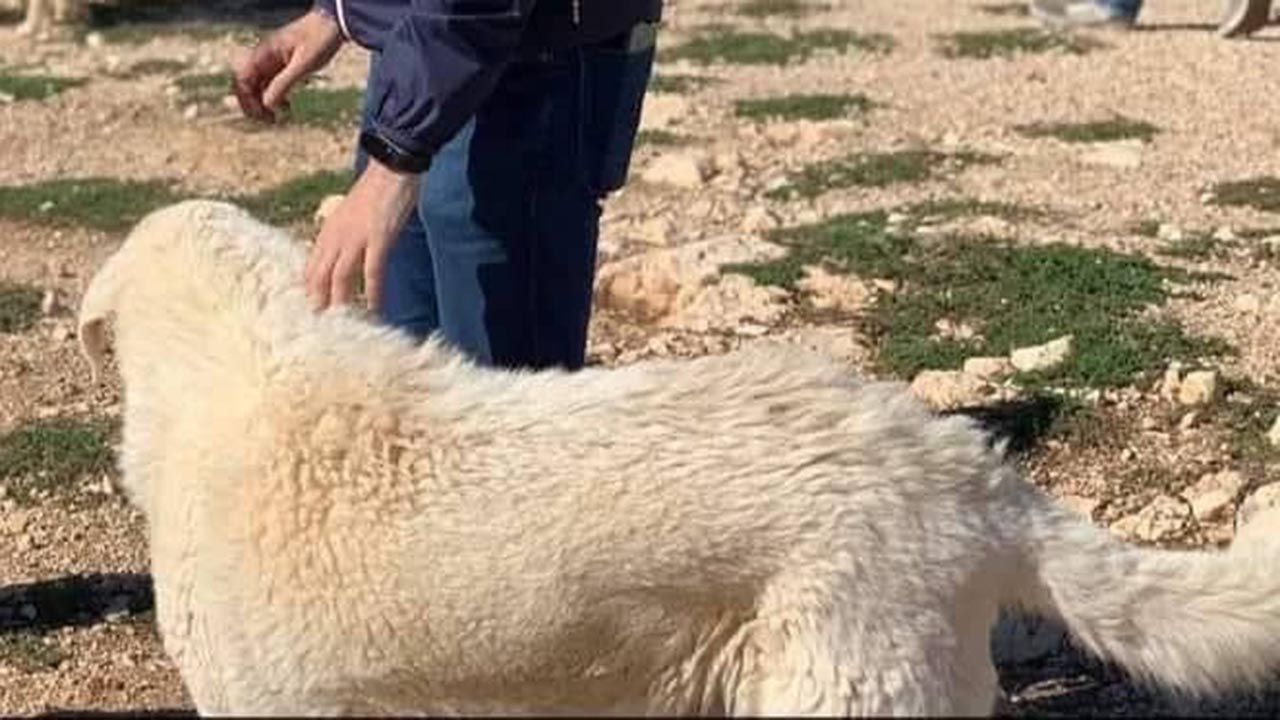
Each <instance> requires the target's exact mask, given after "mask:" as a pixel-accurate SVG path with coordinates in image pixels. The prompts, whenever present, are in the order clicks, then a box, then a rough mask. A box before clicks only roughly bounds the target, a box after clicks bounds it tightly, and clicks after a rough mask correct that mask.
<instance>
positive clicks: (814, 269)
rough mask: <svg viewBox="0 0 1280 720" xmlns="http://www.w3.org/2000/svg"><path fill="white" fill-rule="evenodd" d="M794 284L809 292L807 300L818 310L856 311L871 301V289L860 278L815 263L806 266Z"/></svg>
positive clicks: (859, 310)
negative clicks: (828, 269)
mask: <svg viewBox="0 0 1280 720" xmlns="http://www.w3.org/2000/svg"><path fill="white" fill-rule="evenodd" d="M796 285H797V287H799V288H800V289H801V290H804V291H805V292H807V293H809V301H810V302H811V303H812V304H813V306H814V307H815V308H817V309H819V310H838V311H840V312H846V313H857V312H861V311H862V310H864V309H866V307H867V304H868V303H869V302H870V301H871V290H870V289H869V288H868V287H867V286H866V284H865V283H863V282H862V280H860V279H858V278H857V277H853V276H849V275H840V274H836V273H831V272H828V271H827V270H826V268H823V267H821V266H817V265H814V266H810V267H806V268H805V276H804V278H803V279H802V280H800V282H798V283H797V284H796Z"/></svg>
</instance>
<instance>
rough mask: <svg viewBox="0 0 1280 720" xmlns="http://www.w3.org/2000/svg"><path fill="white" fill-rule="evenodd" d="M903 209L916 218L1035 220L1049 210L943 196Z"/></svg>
mask: <svg viewBox="0 0 1280 720" xmlns="http://www.w3.org/2000/svg"><path fill="white" fill-rule="evenodd" d="M902 212H903V213H905V214H907V215H908V216H910V217H911V218H913V219H914V220H915V221H916V222H918V223H919V222H929V223H937V222H946V221H948V220H956V219H959V218H971V217H984V216H985V217H998V218H1001V219H1003V220H1008V221H1010V222H1017V221H1020V220H1036V219H1040V218H1045V217H1048V216H1049V213H1048V212H1046V211H1044V210H1042V209H1040V208H1036V207H1030V206H1027V205H1019V204H1017V203H1008V202H1000V201H992V200H974V199H972V198H944V199H937V200H926V201H924V202H919V203H914V204H912V205H908V206H906V207H904V208H902Z"/></svg>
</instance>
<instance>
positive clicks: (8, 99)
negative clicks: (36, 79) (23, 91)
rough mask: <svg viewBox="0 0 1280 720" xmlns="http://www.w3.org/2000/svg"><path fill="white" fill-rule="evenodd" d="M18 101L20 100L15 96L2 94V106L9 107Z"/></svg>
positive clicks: (0, 100) (0, 99)
mask: <svg viewBox="0 0 1280 720" xmlns="http://www.w3.org/2000/svg"><path fill="white" fill-rule="evenodd" d="M17 100H18V98H17V97H16V96H15V95H12V94H10V93H7V92H0V105H9V104H11V103H14V102H16V101H17Z"/></svg>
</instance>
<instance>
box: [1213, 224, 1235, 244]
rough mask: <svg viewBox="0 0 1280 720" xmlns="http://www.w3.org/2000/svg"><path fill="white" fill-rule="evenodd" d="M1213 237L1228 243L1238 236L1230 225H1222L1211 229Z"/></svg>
mask: <svg viewBox="0 0 1280 720" xmlns="http://www.w3.org/2000/svg"><path fill="white" fill-rule="evenodd" d="M1213 239H1214V240H1217V241H1219V242H1225V243H1230V242H1235V241H1236V240H1239V239H1240V236H1239V235H1236V231H1235V230H1232V229H1231V228H1230V227H1228V226H1226V225H1223V226H1222V227H1220V228H1218V229H1217V230H1214V231H1213Z"/></svg>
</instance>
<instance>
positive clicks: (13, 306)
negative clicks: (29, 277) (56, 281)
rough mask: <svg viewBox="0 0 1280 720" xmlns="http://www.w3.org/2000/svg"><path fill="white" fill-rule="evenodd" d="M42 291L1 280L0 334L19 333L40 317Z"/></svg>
mask: <svg viewBox="0 0 1280 720" xmlns="http://www.w3.org/2000/svg"><path fill="white" fill-rule="evenodd" d="M40 300H41V294H40V291H39V290H37V289H36V288H33V287H31V286H29V285H20V284H18V283H14V282H9V281H8V280H0V334H5V333H19V332H22V331H23V330H26V329H27V328H30V327H31V326H32V325H34V324H35V323H36V320H38V319H39V318H40Z"/></svg>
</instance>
